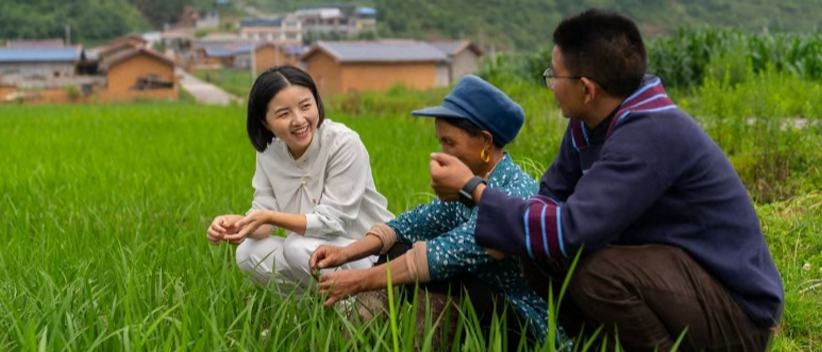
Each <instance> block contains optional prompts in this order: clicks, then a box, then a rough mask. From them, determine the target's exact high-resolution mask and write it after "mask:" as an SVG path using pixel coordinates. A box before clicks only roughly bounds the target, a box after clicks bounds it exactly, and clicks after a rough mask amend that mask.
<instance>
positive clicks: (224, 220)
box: [206, 214, 243, 246]
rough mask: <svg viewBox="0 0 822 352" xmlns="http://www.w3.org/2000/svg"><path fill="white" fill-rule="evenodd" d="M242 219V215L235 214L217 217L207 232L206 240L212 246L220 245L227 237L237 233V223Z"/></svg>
mask: <svg viewBox="0 0 822 352" xmlns="http://www.w3.org/2000/svg"><path fill="white" fill-rule="evenodd" d="M242 218H243V216H242V215H234V214H229V215H220V216H217V217H215V218H214V220H213V221H211V225H209V226H208V229H207V230H206V238H207V239H208V241H209V242H211V244H212V245H215V246H216V245H218V244H220V241H222V240H225V237H226V235H232V234H236V233H237V230H238V228H237V226H236V222H237V221H238V220H240V219H242Z"/></svg>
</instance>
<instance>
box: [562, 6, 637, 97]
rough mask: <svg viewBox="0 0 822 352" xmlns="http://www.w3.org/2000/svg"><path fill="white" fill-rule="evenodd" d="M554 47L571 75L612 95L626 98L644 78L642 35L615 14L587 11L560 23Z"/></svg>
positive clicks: (627, 19)
mask: <svg viewBox="0 0 822 352" xmlns="http://www.w3.org/2000/svg"><path fill="white" fill-rule="evenodd" d="M554 44H555V45H556V46H558V47H559V50H560V51H561V52H562V56H563V58H564V60H563V62H562V63H563V64H564V65H565V67H567V68H568V70H569V71H570V74H572V75H574V76H584V77H587V78H590V79H592V80H594V81H595V82H597V83H599V85H600V86H601V87H602V89H604V90H605V91H606V92H607V93H608V94H610V95H612V96H615V97H627V96H629V95H630V94H631V93H633V92H634V91H635V90H636V89H637V88H639V85H640V83H641V81H642V77H643V76H644V75H645V69H646V67H647V57H646V55H645V45H644V44H643V43H642V35H641V34H640V33H639V29H638V28H637V26H636V24H635V23H634V21H632V20H631V19H629V18H628V17H625V16H623V15H621V14H618V13H616V12H610V11H604V10H599V9H590V10H587V11H585V12H583V13H580V14H578V15H575V16H571V17H568V18H566V19H564V20H562V22H561V23H560V24H559V26H557V29H556V30H554Z"/></svg>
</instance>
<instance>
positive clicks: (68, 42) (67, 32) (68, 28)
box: [63, 25, 71, 45]
mask: <svg viewBox="0 0 822 352" xmlns="http://www.w3.org/2000/svg"><path fill="white" fill-rule="evenodd" d="M63 28H64V32H65V35H66V39H65V41H66V45H71V26H70V25H65V26H63Z"/></svg>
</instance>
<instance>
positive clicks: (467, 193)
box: [460, 176, 488, 208]
mask: <svg viewBox="0 0 822 352" xmlns="http://www.w3.org/2000/svg"><path fill="white" fill-rule="evenodd" d="M480 183H482V184H485V185H487V184H488V183H487V182H485V180H483V179H482V177H479V176H474V177H471V179H470V180H468V182H466V183H465V186H462V189H460V203H462V204H465V205H466V206H468V207H469V208H471V207H473V206H474V205H476V204H474V190H475V189H477V186H479V184H480Z"/></svg>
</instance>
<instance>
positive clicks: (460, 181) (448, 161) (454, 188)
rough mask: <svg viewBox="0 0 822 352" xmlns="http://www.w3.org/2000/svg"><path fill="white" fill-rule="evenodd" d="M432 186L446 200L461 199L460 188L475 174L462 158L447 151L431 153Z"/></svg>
mask: <svg viewBox="0 0 822 352" xmlns="http://www.w3.org/2000/svg"><path fill="white" fill-rule="evenodd" d="M429 168H430V171H431V188H433V189H434V192H436V193H437V196H438V197H439V198H440V199H442V200H445V201H448V200H458V199H460V193H459V192H460V190H461V189H462V187H463V186H465V184H466V183H468V180H470V179H471V177H474V174H473V173H472V172H471V169H469V168H468V166H466V165H465V164H464V163H463V162H462V161H460V159H457V158H456V157H454V156H451V155H448V154H445V153H433V154H431V162H430V163H429Z"/></svg>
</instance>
